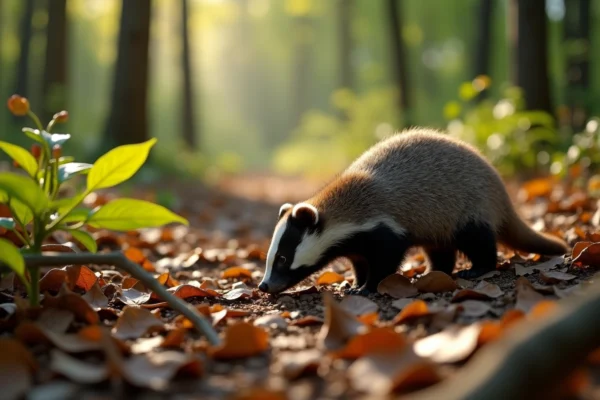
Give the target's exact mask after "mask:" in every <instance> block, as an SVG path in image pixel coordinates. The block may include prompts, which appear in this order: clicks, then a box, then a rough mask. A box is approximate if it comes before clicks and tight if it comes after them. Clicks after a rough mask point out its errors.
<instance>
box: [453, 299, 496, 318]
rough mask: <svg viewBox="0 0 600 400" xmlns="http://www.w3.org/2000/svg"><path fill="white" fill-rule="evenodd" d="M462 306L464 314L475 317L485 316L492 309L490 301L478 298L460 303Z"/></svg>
mask: <svg viewBox="0 0 600 400" xmlns="http://www.w3.org/2000/svg"><path fill="white" fill-rule="evenodd" d="M460 306H461V308H462V314H463V315H465V316H467V317H473V318H479V317H483V316H484V315H485V314H487V313H488V311H490V310H491V309H492V306H490V305H489V304H488V303H485V302H483V301H478V300H465V301H463V302H462V303H460Z"/></svg>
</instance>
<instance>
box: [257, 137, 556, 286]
mask: <svg viewBox="0 0 600 400" xmlns="http://www.w3.org/2000/svg"><path fill="white" fill-rule="evenodd" d="M497 242H500V243H502V244H504V245H506V246H508V247H510V248H513V249H515V250H520V251H524V252H528V253H535V254H541V255H558V254H564V253H566V252H567V249H568V248H567V245H566V243H565V242H563V241H562V240H561V239H559V238H556V237H553V236H550V235H548V234H542V233H537V232H535V231H534V230H532V229H531V228H530V227H529V226H528V225H527V224H526V223H525V222H524V221H523V220H522V219H521V218H520V217H519V215H518V214H517V212H516V211H515V208H514V207H513V205H512V203H511V200H510V198H509V195H508V193H507V191H506V188H505V186H504V183H503V181H502V179H501V177H500V175H499V174H498V173H497V172H496V170H495V169H494V168H493V167H492V166H491V164H490V163H489V162H488V161H487V160H486V159H485V158H484V157H483V156H482V155H481V154H480V153H479V151H478V150H476V149H475V148H474V147H472V146H470V145H468V144H467V143H464V142H462V141H459V140H458V139H454V138H452V137H450V136H448V135H447V134H445V133H443V132H441V131H437V130H432V129H427V128H412V129H409V130H405V131H402V132H400V133H396V134H394V135H392V136H390V137H388V138H387V139H383V140H382V141H380V142H379V143H377V144H375V145H374V146H373V147H371V148H370V149H368V150H367V151H366V152H364V153H363V154H362V155H361V156H360V157H358V158H357V159H356V160H355V161H354V162H353V163H352V164H351V165H350V166H349V167H348V168H347V169H346V170H344V171H343V172H342V173H341V174H339V175H338V176H337V177H335V178H334V179H333V180H332V181H331V182H329V183H328V184H327V185H325V186H324V187H323V188H322V189H321V190H320V191H318V192H317V193H316V194H315V195H314V196H313V197H311V198H309V199H308V200H306V201H303V202H300V203H297V204H295V205H292V204H289V203H286V204H284V205H282V206H281V208H280V209H279V219H278V222H277V224H276V226H275V230H274V232H273V237H272V240H271V244H270V247H269V250H268V253H267V258H266V269H265V274H264V277H263V279H262V281H261V283H260V284H259V290H261V291H263V292H266V293H272V294H274V293H279V292H282V291H284V290H286V289H288V288H291V287H292V286H294V285H296V284H297V283H299V282H301V281H302V280H304V279H306V278H308V277H309V276H310V275H311V274H312V273H314V272H316V271H318V270H320V269H322V268H324V267H325V266H326V265H328V264H329V263H330V262H332V261H333V260H334V259H336V258H340V257H345V258H347V259H349V260H350V261H351V263H352V266H353V272H354V277H355V279H354V284H353V286H352V288H351V289H350V290H349V292H350V293H356V294H368V293H372V292H376V291H377V286H378V284H379V282H380V281H381V280H383V279H384V278H385V277H387V276H388V275H391V274H393V273H395V272H396V270H397V268H398V267H399V265H400V264H401V262H402V260H403V258H404V256H405V253H406V252H407V250H408V249H409V248H411V247H414V246H418V247H421V248H422V249H423V250H424V251H425V254H426V256H427V259H428V264H429V266H430V268H431V269H433V270H439V271H443V272H445V273H447V274H452V272H453V270H454V266H455V261H456V254H457V251H458V252H460V253H462V254H464V255H465V256H466V257H467V258H468V259H469V260H470V261H471V268H470V269H468V270H463V271H460V272H459V273H458V274H457V275H458V276H459V277H462V278H466V279H473V278H476V277H479V276H481V275H483V274H486V273H487V272H490V271H493V270H495V268H496V263H497V252H496V245H497Z"/></svg>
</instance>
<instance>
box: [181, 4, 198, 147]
mask: <svg viewBox="0 0 600 400" xmlns="http://www.w3.org/2000/svg"><path fill="white" fill-rule="evenodd" d="M188 20H189V1H188V0H181V55H182V58H181V67H182V75H183V80H182V82H183V87H182V90H181V93H182V95H183V98H182V102H183V107H182V112H183V115H182V124H183V139H184V141H185V144H186V145H187V146H188V147H189V148H190V149H195V148H196V147H197V145H198V143H197V139H196V124H195V123H194V110H196V111H197V108H195V107H197V104H195V102H194V85H193V81H192V57H191V53H190V36H189V35H190V34H189V28H188Z"/></svg>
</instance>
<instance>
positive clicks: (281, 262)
mask: <svg viewBox="0 0 600 400" xmlns="http://www.w3.org/2000/svg"><path fill="white" fill-rule="evenodd" d="M286 261H287V259H286V258H285V256H281V255H278V256H277V257H276V258H275V263H276V264H277V266H278V267H281V266H284V265H285V262H286Z"/></svg>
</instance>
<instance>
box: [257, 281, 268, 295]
mask: <svg viewBox="0 0 600 400" xmlns="http://www.w3.org/2000/svg"><path fill="white" fill-rule="evenodd" d="M258 290H260V291H261V292H265V293H269V284H268V283H267V282H261V283H260V285H258Z"/></svg>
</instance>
